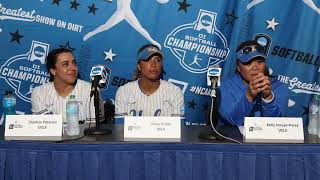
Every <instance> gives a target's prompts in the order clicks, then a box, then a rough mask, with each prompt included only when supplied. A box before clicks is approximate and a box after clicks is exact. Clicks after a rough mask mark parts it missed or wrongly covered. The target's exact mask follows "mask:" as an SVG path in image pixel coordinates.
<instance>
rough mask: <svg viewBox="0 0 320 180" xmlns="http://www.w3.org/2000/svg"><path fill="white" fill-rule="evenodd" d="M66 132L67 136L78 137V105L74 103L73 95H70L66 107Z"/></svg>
mask: <svg viewBox="0 0 320 180" xmlns="http://www.w3.org/2000/svg"><path fill="white" fill-rule="evenodd" d="M66 113H67V114H66V118H67V131H66V133H67V134H68V135H69V136H76V135H79V132H80V127H79V104H78V102H77V101H76V98H75V95H70V97H69V101H68V102H67V106H66Z"/></svg>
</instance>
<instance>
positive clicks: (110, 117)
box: [102, 99, 115, 124]
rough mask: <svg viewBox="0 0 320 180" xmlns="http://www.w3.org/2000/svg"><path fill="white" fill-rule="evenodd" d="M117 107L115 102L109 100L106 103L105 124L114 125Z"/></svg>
mask: <svg viewBox="0 0 320 180" xmlns="http://www.w3.org/2000/svg"><path fill="white" fill-rule="evenodd" d="M114 113H115V106H114V103H113V100H111V99H107V100H105V102H104V121H103V122H102V123H103V124H114Z"/></svg>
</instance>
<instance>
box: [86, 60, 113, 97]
mask: <svg viewBox="0 0 320 180" xmlns="http://www.w3.org/2000/svg"><path fill="white" fill-rule="evenodd" d="M108 77H109V76H108V68H107V67H106V66H105V65H103V64H97V65H94V66H92V68H91V72H90V79H91V81H92V84H91V92H90V98H91V97H92V96H93V95H94V92H95V91H96V90H97V88H98V87H99V88H103V87H104V86H105V85H106V83H107V81H108Z"/></svg>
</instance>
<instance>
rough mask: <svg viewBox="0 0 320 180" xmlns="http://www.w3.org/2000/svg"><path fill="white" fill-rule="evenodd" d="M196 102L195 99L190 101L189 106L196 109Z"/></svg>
mask: <svg viewBox="0 0 320 180" xmlns="http://www.w3.org/2000/svg"><path fill="white" fill-rule="evenodd" d="M196 105H197V104H196V102H194V99H192V101H188V107H189V108H192V109H194V108H195V107H196Z"/></svg>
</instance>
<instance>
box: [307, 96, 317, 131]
mask: <svg viewBox="0 0 320 180" xmlns="http://www.w3.org/2000/svg"><path fill="white" fill-rule="evenodd" d="M318 127H320V123H319V97H318V96H316V95H315V96H314V97H313V98H312V100H311V102H310V104H309V126H308V132H309V134H312V135H318V134H319V133H320V131H319V132H318Z"/></svg>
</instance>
